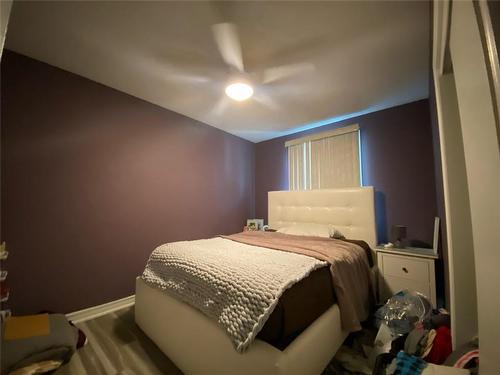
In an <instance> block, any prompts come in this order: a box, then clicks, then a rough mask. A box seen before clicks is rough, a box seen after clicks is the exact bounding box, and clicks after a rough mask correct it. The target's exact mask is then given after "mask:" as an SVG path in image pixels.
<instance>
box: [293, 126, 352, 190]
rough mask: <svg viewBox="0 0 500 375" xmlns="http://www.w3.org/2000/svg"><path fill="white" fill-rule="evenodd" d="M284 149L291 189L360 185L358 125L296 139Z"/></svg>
mask: <svg viewBox="0 0 500 375" xmlns="http://www.w3.org/2000/svg"><path fill="white" fill-rule="evenodd" d="M285 146H286V147H287V149H288V173H289V183H290V190H305V189H333V188H342V187H355V186H360V185H361V176H360V160H359V127H358V126H357V125H352V126H348V127H344V128H340V129H335V130H333V131H329V132H325V133H320V134H315V135H313V136H308V137H304V138H299V139H295V140H292V141H289V142H287V143H286V144H285Z"/></svg>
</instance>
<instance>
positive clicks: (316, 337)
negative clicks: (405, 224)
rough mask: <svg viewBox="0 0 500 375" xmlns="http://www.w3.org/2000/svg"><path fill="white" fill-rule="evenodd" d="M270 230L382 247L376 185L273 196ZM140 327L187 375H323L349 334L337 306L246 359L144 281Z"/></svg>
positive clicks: (254, 347)
mask: <svg viewBox="0 0 500 375" xmlns="http://www.w3.org/2000/svg"><path fill="white" fill-rule="evenodd" d="M268 201H269V225H270V227H271V228H274V229H279V228H281V227H285V226H287V225H292V224H297V223H319V224H330V225H334V226H335V227H336V228H339V229H340V230H341V232H342V234H344V235H345V236H346V237H347V238H355V239H363V240H365V241H366V242H367V243H368V244H369V245H370V246H371V247H372V248H373V247H374V246H375V245H376V229H375V209H374V190H373V188H372V187H361V188H350V189H335V190H311V191H277V192H269V194H268ZM135 319H136V322H137V324H138V325H139V327H140V328H141V329H142V330H143V331H144V332H145V333H146V334H147V335H148V336H149V337H150V338H151V339H152V340H153V341H154V342H155V343H156V345H157V346H158V347H159V348H160V349H161V350H162V351H163V352H164V353H165V354H166V355H167V356H168V357H169V358H170V359H171V360H172V361H173V362H174V363H175V364H176V365H177V366H178V367H179V368H180V369H181V370H182V371H183V372H184V373H186V374H234V373H238V374H255V373H263V374H320V373H321V372H322V370H323V369H324V368H325V366H326V365H327V364H328V362H329V361H330V359H331V358H332V357H333V355H334V354H335V352H336V351H337V349H338V348H339V347H340V345H341V344H342V342H343V340H344V339H345V338H346V336H347V334H348V333H347V332H345V331H343V330H342V326H341V321H340V310H339V307H338V304H333V305H331V306H330V307H329V308H328V309H327V310H326V311H325V312H324V313H323V314H321V316H319V317H318V318H317V319H316V320H314V322H313V323H312V324H310V325H309V326H308V327H307V328H306V329H305V330H304V331H303V332H302V333H301V334H300V335H299V336H298V337H296V338H295V339H294V340H293V341H292V342H291V343H290V344H289V345H288V346H286V348H284V350H280V349H278V348H276V347H274V346H272V345H270V344H269V343H267V342H265V341H263V340H260V339H259V338H258V337H257V339H255V341H254V342H253V343H252V344H251V346H250V347H249V348H248V350H246V351H245V352H244V353H238V352H237V351H236V350H235V349H234V347H233V344H232V343H231V341H230V340H229V339H228V337H227V335H226V334H225V333H224V332H223V331H222V330H221V329H220V327H219V326H218V325H217V324H216V323H215V322H214V321H213V320H211V319H210V318H208V317H207V316H206V315H204V314H203V313H202V312H200V311H198V310H197V309H195V308H192V307H190V306H189V305H187V304H185V303H184V302H181V301H179V300H178V299H176V298H174V297H172V296H170V295H169V294H167V293H165V292H164V291H162V290H160V289H158V288H155V287H152V286H150V285H149V284H147V283H146V282H144V281H143V279H141V278H137V280H136V305H135Z"/></svg>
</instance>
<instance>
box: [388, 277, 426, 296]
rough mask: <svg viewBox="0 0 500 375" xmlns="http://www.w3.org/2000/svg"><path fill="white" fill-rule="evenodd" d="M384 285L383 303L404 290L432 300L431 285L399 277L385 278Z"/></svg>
mask: <svg viewBox="0 0 500 375" xmlns="http://www.w3.org/2000/svg"><path fill="white" fill-rule="evenodd" d="M382 283H383V285H381V287H382V288H381V290H382V295H381V298H382V300H383V301H385V300H387V299H388V298H389V297H391V296H392V295H393V294H395V293H397V292H399V291H401V290H403V289H407V290H411V291H415V292H420V293H422V294H423V295H424V296H426V297H427V298H429V300H432V297H433V296H432V293H431V290H430V284H429V283H425V282H420V281H415V280H410V279H405V278H402V277H397V276H384V279H383V281H382Z"/></svg>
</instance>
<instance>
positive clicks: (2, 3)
mask: <svg viewBox="0 0 500 375" xmlns="http://www.w3.org/2000/svg"><path fill="white" fill-rule="evenodd" d="M11 8H12V0H0V58H1V57H2V52H3V46H4V44H5V35H6V34H7V25H8V23H9V16H10V10H11Z"/></svg>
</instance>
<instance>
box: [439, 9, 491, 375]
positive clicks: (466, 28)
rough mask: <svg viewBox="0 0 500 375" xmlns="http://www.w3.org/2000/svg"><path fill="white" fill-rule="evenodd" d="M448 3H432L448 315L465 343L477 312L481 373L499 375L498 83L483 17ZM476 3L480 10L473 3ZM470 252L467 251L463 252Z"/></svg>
mask: <svg viewBox="0 0 500 375" xmlns="http://www.w3.org/2000/svg"><path fill="white" fill-rule="evenodd" d="M481 1H482V0H481ZM448 3H449V2H448V1H446V0H444V1H435V2H434V9H435V12H434V14H435V20H434V21H435V22H434V31H435V35H434V51H433V55H434V56H433V70H434V76H435V80H436V87H435V88H436V97H437V100H436V102H437V106H438V115H439V122H440V124H439V126H440V136H441V137H442V138H444V147H443V143H442V153H443V178H444V179H445V178H448V180H447V182H446V183H445V203H446V205H447V207H446V215H447V220H451V221H448V223H450V222H451V224H452V228H451V229H450V230H449V233H450V235H451V238H452V239H451V245H452V246H451V248H450V251H449V252H450V254H451V258H450V284H453V285H450V291H451V294H452V297H451V298H452V300H453V301H454V307H453V308H452V313H454V314H455V317H454V319H455V322H454V326H453V329H454V331H455V332H454V335H455V336H456V337H455V339H456V342H457V344H459V343H460V342H462V341H464V340H467V337H468V336H471V335H473V333H474V329H473V325H472V324H470V323H471V321H473V320H474V319H475V316H476V314H477V324H478V333H479V351H480V373H481V374H484V375H489V374H497V373H498V371H499V370H498V369H500V355H499V353H500V351H499V348H500V321H499V320H498V316H499V315H500V294H499V292H498V291H499V289H500V277H499V276H497V275H499V272H498V266H499V265H500V148H499V144H500V142H499V141H500V140H499V133H498V132H497V126H498V124H497V122H498V121H499V119H498V118H496V117H495V112H494V108H495V107H494V106H495V105H496V101H495V98H494V95H492V93H493V92H494V91H492V88H493V87H495V83H496V84H498V82H495V77H494V75H491V76H489V75H488V69H489V68H490V67H491V65H489V64H490V61H489V60H488V59H486V57H487V56H489V54H488V50H485V49H484V48H487V49H489V48H490V47H489V46H488V43H484V44H483V43H482V40H481V37H482V36H481V33H482V32H483V33H484V29H483V28H484V25H485V24H486V23H485V22H484V21H485V19H484V18H483V19H482V21H481V22H479V19H478V17H484V15H481V13H480V12H476V10H477V9H475V8H474V3H473V2H472V0H461V1H453V2H452V7H451V12H450V13H449V14H448V10H449V8H448ZM475 5H476V6H480V5H481V4H480V3H477V2H476V3H475ZM448 25H449V26H450V27H449V34H448ZM485 35H487V33H485ZM446 41H449V43H447V42H446ZM447 47H448V48H449V58H450V60H451V66H452V69H453V73H451V74H444V73H445V72H443V66H445V65H446V64H444V63H443V61H444V60H445V57H444V56H445V53H444V52H445V51H446V50H447ZM453 108H455V109H453ZM457 108H458V112H457ZM452 181H454V182H452ZM456 184H460V185H461V189H460V188H457V187H456V186H454V185H456ZM458 193H460V194H458ZM467 197H468V200H467ZM467 206H468V207H469V209H467ZM469 212H470V215H467V213H469ZM448 216H450V217H449V218H448ZM469 232H471V233H472V236H470V235H469V234H468V233H469ZM464 234H465V235H466V236H465V237H464ZM461 236H462V237H461ZM470 240H472V242H470ZM471 248H472V249H473V252H472V253H471V252H470V251H468V249H471ZM472 254H473V259H472V258H471V255H472ZM472 268H474V269H475V294H476V295H477V312H474V311H473V309H474V304H473V302H472V301H473V298H472V296H473V294H474V291H473V290H471V288H472V287H473V284H472V281H473V278H472V275H473V274H474V272H473V271H472V272H471V269H472ZM468 301H469V302H468ZM452 318H453V317H452ZM462 324H465V325H466V327H465V328H466V329H465V328H464V326H462Z"/></svg>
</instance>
